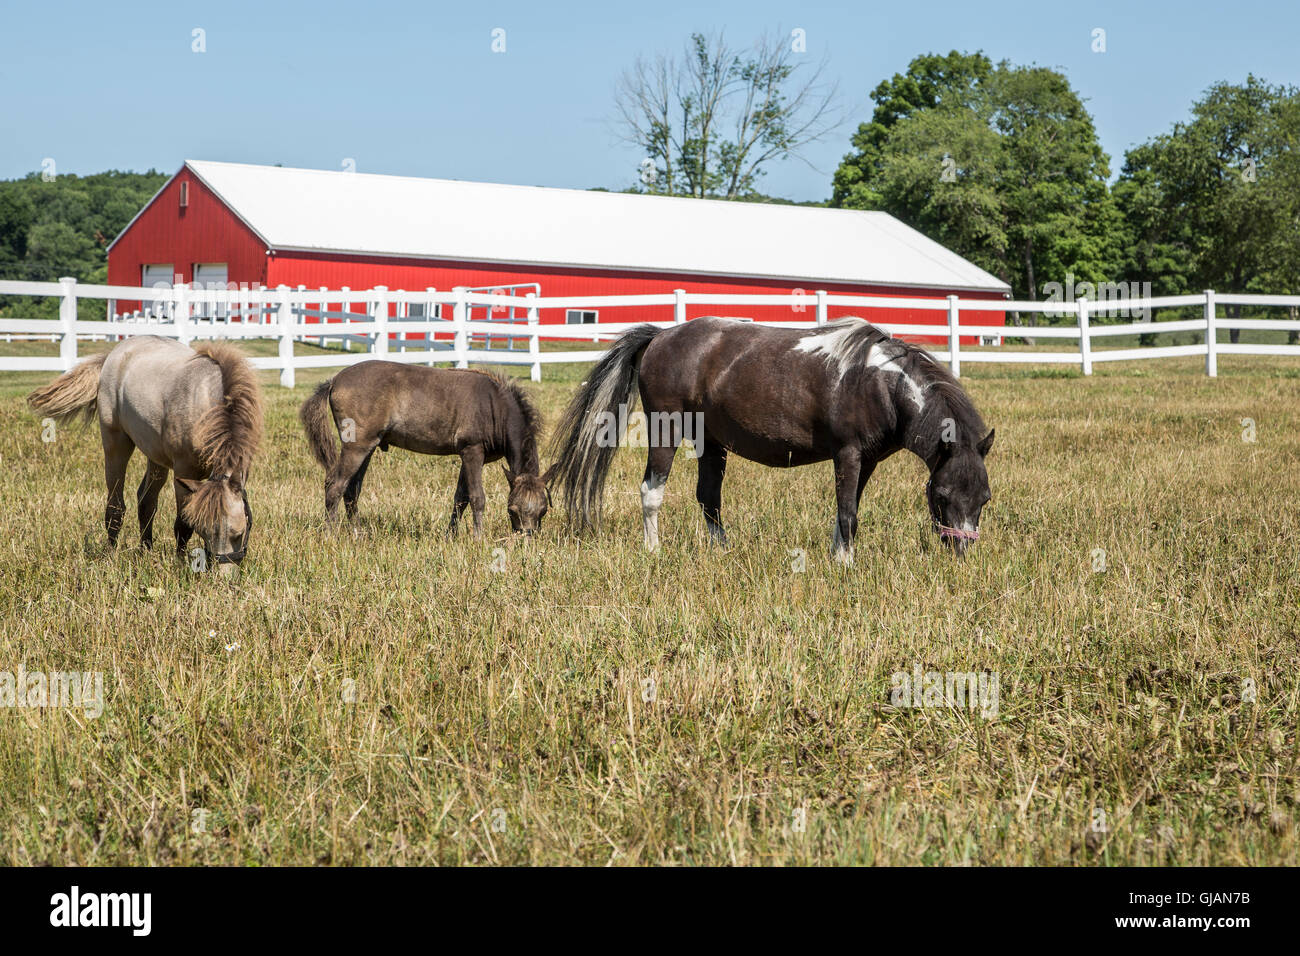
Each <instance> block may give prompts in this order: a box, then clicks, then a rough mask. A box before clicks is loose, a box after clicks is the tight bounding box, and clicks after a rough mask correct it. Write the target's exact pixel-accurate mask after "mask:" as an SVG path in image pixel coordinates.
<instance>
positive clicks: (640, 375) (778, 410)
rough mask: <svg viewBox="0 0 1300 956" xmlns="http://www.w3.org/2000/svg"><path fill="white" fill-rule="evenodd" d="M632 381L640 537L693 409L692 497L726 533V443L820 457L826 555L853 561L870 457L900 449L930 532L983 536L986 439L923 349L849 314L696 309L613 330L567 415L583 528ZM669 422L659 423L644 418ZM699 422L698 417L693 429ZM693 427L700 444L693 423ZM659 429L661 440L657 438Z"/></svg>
mask: <svg viewBox="0 0 1300 956" xmlns="http://www.w3.org/2000/svg"><path fill="white" fill-rule="evenodd" d="M638 385H639V390H640V393H641V401H642V404H643V405H644V406H645V411H646V414H647V416H648V417H649V418H650V419H651V420H652V425H651V428H650V450H649V456H648V459H647V462H646V468H645V478H644V481H643V482H642V484H641V511H642V518H643V521H644V528H645V544H646V547H647V548H649V549H650V550H654V548H655V547H657V546H658V543H659V525H658V522H659V519H658V514H659V508H660V506H661V504H662V503H663V495H664V485H665V483H666V482H667V481H668V474H669V472H670V471H671V469H672V465H673V457H674V455H675V453H676V451H677V446H678V445H679V444H681V441H682V438H683V437H692V436H691V435H688V434H685V433H686V432H687V430H688V426H689V425H690V424H691V422H692V420H694V421H696V422H698V423H699V424H697V425H696V427H695V430H694V436H693V437H692V444H693V445H696V446H697V447H696V448H695V454H696V455H697V456H699V481H698V484H697V485H696V489H695V496H696V498H697V500H698V501H699V503H700V506H701V508H703V510H704V520H705V523H706V524H707V526H708V529H709V534H710V536H711V537H712V538H714V539H715V540H717V541H719V542H723V543H725V541H726V534H725V532H724V531H723V528H722V478H723V474H724V472H725V471H726V467H727V455H728V453H730V452H734V453H735V454H737V455H740V456H741V457H742V458H748V459H749V460H751V461H756V462H759V463H761V464H764V465H771V466H773V467H789V466H793V465H806V464H809V463H811V462H818V461H827V460H830V461H832V462H834V464H835V499H836V504H837V516H836V520H835V525H834V530H833V532H832V537H831V550H832V554H833V555H834V556H835V557H836V558H837V559H839V560H841V561H844V562H851V561H852V559H853V538H854V536H855V535H856V534H857V530H858V517H857V513H858V502H859V500H860V498H861V497H862V489H863V487H864V486H865V485H866V483H867V479H868V478H870V477H871V473H872V471H873V470H874V469H875V467H876V465H877V464H878V463H879V462H880V461H882V460H883V459H885V458H887V457H889V456H890V455H892V454H893V453H894V452H896V451H899V450H900V449H904V448H906V449H907V450H908V451H911V452H912V453H914V454H915V455H917V456H918V457H919V458H921V460H922V461H924V462H925V464H926V467H928V468H929V470H930V481H929V483H928V484H927V485H926V500H927V503H928V505H929V508H930V517H931V521H932V523H933V526H934V529H935V531H937V532H938V533H939V535H940V537H941V539H942V540H943V541H944V542H945V543H947V544H948V545H949V546H951V547H952V548H953V549H954V550H955V551H956V552H957V553H959V554H960V553H961V552H963V551H965V550H966V548H967V547H968V546H969V545H970V543H971V542H972V541H974V540H975V539H976V538H977V537H978V536H979V520H980V511H981V509H982V508H983V507H984V505H985V503H986V502H987V501H988V500H989V482H988V474H987V472H986V471H985V469H984V458H985V456H986V455H987V454H988V452H989V448H990V447H992V445H993V432H991V431H990V432H988V433H987V434H986V433H985V430H984V422H983V420H981V418H980V416H979V413H978V412H977V411H976V410H975V406H974V405H972V404H971V401H970V398H969V397H967V395H966V393H965V392H964V391H963V390H962V388H961V386H960V385H959V384H958V383H957V380H956V379H955V378H953V376H952V375H951V373H949V371H948V370H947V369H946V368H944V367H943V366H942V365H940V364H939V363H938V362H937V361H935V360H934V359H933V358H932V357H931V356H930V354H929V353H928V352H926V350H925V349H923V348H920V347H919V346H915V345H910V344H907V343H905V342H901V341H899V340H897V339H894V338H891V337H890V336H889V335H888V334H887V333H885V332H883V331H881V330H880V329H877V328H876V327H875V326H873V325H871V324H869V323H867V322H866V321H864V320H862V319H858V318H846V319H841V320H839V321H837V322H834V323H831V324H829V325H826V326H822V327H819V328H815V329H779V328H770V327H764V326H762V325H759V324H756V323H752V322H745V321H739V320H736V319H721V318H699V319H695V320H693V321H691V322H687V323H685V324H682V325H676V326H672V327H671V328H667V329H660V328H656V327H655V326H651V325H641V326H636V327H634V328H632V329H630V330H628V332H627V333H626V334H624V335H623V336H621V337H620V338H619V339H618V341H617V342H615V343H614V345H613V347H612V348H611V349H610V351H609V352H608V353H607V354H606V356H605V358H603V359H602V360H601V361H600V363H599V364H597V366H596V368H595V369H594V370H593V371H592V373H591V374H590V375H589V376H588V377H587V381H586V382H585V383H584V384H583V387H582V389H581V390H580V391H579V392H578V395H577V396H576V397H575V398H574V400H573V402H572V403H571V404H570V405H569V407H568V409H567V410H566V411H565V413H564V418H563V420H562V421H561V423H560V425H559V427H558V428H557V429H556V433H555V442H556V448H557V452H558V458H557V460H556V463H555V465H554V466H553V467H554V468H557V469H558V470H559V476H558V477H559V479H560V481H561V483H562V485H563V488H564V499H565V504H566V505H567V506H568V509H569V512H570V514H571V515H573V516H574V517H576V519H577V521H578V523H579V525H580V526H582V527H588V526H591V525H594V524H595V523H596V522H597V521H598V519H599V516H600V505H601V495H602V491H603V488H604V484H605V477H606V475H607V474H608V472H609V466H610V463H611V461H612V460H613V456H614V452H615V451H616V450H617V446H618V441H619V437H620V436H619V430H618V429H617V428H614V427H612V423H614V422H620V423H621V422H625V421H626V420H627V411H628V409H627V404H628V403H629V402H634V401H635V396H634V392H635V391H636V390H637V388H638ZM656 418H658V419H659V421H661V422H663V423H665V424H664V425H663V427H660V428H658V429H656V428H655V427H654V424H653V423H654V420H655V419H656ZM701 426H702V427H701ZM701 431H702V432H703V442H702V446H703V447H698V446H699V445H700V443H701V439H700V438H699V433H700V432H701ZM656 439H657V440H656Z"/></svg>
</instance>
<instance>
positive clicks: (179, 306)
mask: <svg viewBox="0 0 1300 956" xmlns="http://www.w3.org/2000/svg"><path fill="white" fill-rule="evenodd" d="M177 278H180V277H179V276H177ZM172 295H173V296H174V297H175V300H176V302H175V306H174V307H175V310H176V311H175V312H174V313H173V318H172V322H173V323H174V324H175V326H176V340H177V341H178V342H180V343H181V345H189V344H190V287H189V286H188V285H186V284H185V283H184V282H177V283H176V284H174V285H173V286H172Z"/></svg>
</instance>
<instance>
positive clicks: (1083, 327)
mask: <svg viewBox="0 0 1300 956" xmlns="http://www.w3.org/2000/svg"><path fill="white" fill-rule="evenodd" d="M1078 306H1079V363H1080V365H1081V366H1082V367H1083V374H1084V375H1091V374H1092V341H1091V340H1090V339H1089V337H1088V300H1087V299H1080V300H1079V302H1078Z"/></svg>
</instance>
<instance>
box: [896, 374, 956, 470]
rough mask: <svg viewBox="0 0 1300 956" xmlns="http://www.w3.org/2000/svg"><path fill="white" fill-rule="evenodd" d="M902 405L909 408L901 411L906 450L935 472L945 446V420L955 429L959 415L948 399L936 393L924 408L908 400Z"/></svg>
mask: <svg viewBox="0 0 1300 956" xmlns="http://www.w3.org/2000/svg"><path fill="white" fill-rule="evenodd" d="M902 404H904V405H907V410H906V411H903V410H902V409H900V411H899V430H900V432H901V434H902V444H903V447H904V448H906V449H907V450H908V451H910V452H912V454H914V455H916V457H917V458H920V459H921V460H922V461H923V462H925V466H926V468H928V469H929V470H930V471H934V467H935V464H936V463H937V461H938V459H939V449H940V447H941V446H942V444H943V437H942V436H943V427H944V425H943V423H944V420H945V419H951V420H952V421H953V422H954V428H955V427H956V424H955V423H956V421H957V416H956V415H955V414H953V411H952V409H951V408H950V407H949V404H948V400H947V399H946V398H944V397H943V396H942V395H940V394H939V393H938V392H937V391H936V392H931V393H930V394H929V395H928V396H927V399H926V403H925V406H924V408H922V409H920V410H917V409H915V408H913V407H911V405H910V403H908V402H907V401H904V402H903V403H902Z"/></svg>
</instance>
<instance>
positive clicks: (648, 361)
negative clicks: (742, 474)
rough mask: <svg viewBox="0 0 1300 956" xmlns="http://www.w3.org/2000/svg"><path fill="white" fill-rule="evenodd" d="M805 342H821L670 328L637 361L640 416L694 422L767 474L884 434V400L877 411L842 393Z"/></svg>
mask: <svg viewBox="0 0 1300 956" xmlns="http://www.w3.org/2000/svg"><path fill="white" fill-rule="evenodd" d="M831 331H832V332H834V330H831ZM876 331H878V330H876ZM814 333H815V334H826V333H825V331H824V330H807V329H781V328H776V329H774V328H771V327H764V326H762V325H759V324H756V323H749V322H741V321H738V320H736V319H720V318H699V319H693V320H692V321H690V322H687V323H684V324H683V325H678V326H673V327H672V328H670V329H667V330H665V331H664V332H663V333H661V334H660V335H659V336H657V337H656V338H655V339H654V340H652V341H651V343H650V345H649V346H647V347H646V350H645V352H644V354H643V356H642V361H641V368H640V372H639V384H640V388H641V398H642V401H643V403H644V405H645V408H646V411H647V412H653V411H667V412H673V411H681V412H685V413H699V414H702V415H703V416H704V427H705V431H706V433H707V434H708V436H709V437H710V438H711V439H713V440H714V441H717V442H719V443H720V444H722V445H723V446H724V447H726V448H728V449H730V450H731V451H734V452H736V453H737V454H739V455H741V456H742V457H744V458H749V459H751V460H753V461H758V462H761V463H763V464H768V465H775V466H780V465H799V464H807V463H809V462H814V461H823V460H825V459H827V458H830V457H831V456H832V455H834V453H835V451H836V450H837V449H838V448H840V447H842V446H843V445H844V444H846V443H849V442H855V441H857V442H860V441H862V440H863V434H864V432H865V433H870V432H872V431H873V430H880V429H882V428H885V427H888V426H890V425H892V419H891V418H890V416H888V415H887V414H885V415H882V414H880V411H882V410H883V405H884V396H883V395H882V396H881V397H880V402H879V403H878V404H879V405H880V406H881V408H880V409H876V407H875V405H873V404H872V403H870V402H868V401H865V400H866V399H869V398H870V397H871V396H868V395H861V394H857V393H855V394H853V395H848V394H847V392H846V390H845V389H843V388H842V387H841V386H842V384H843V379H844V376H843V371H842V368H841V366H840V365H839V364H837V363H836V362H835V361H828V360H827V356H826V355H825V354H823V353H822V352H821V351H819V350H818V349H814V348H809V347H808V343H806V342H805V340H806V339H807V338H808V336H809V335H810V334H814ZM880 337H881V338H882V339H883V338H885V337H886V336H885V335H884V333H880ZM886 419H888V420H886Z"/></svg>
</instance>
